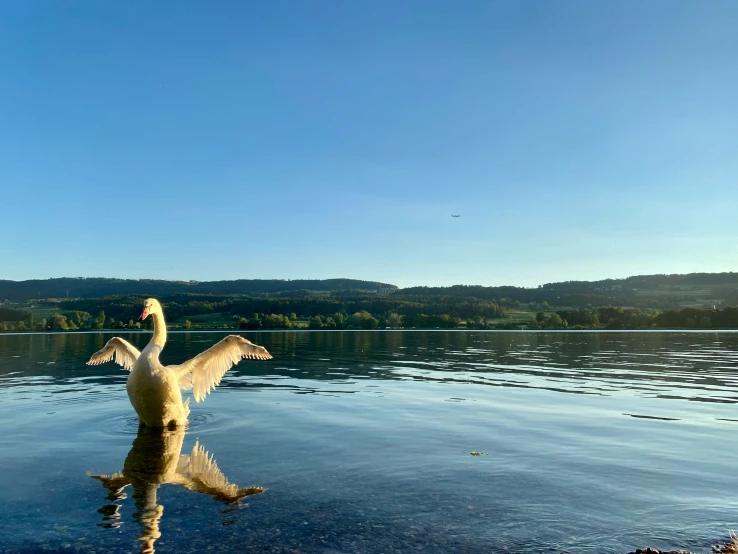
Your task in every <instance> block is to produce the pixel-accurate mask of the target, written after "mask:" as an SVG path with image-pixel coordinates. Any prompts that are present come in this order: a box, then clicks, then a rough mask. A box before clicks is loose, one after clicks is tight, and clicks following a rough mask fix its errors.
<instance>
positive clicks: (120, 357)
mask: <svg viewBox="0 0 738 554" xmlns="http://www.w3.org/2000/svg"><path fill="white" fill-rule="evenodd" d="M140 355H141V352H139V351H138V350H136V347H135V346H133V345H132V344H131V343H130V342H128V341H126V340H123V339H122V338H120V337H113V338H112V339H110V340H109V341H108V342H107V344H105V346H104V347H103V348H102V349H101V350H98V351H97V352H95V353H94V354H93V355H92V357H91V358H90V361H89V362H87V365H99V364H103V363H105V362H109V361H110V360H112V359H113V358H115V363H117V364H118V365H120V366H122V367H123V368H125V369H127V370H129V371H130V370H131V368H132V367H133V364H134V363H135V362H136V359H137V358H138V357H139V356H140Z"/></svg>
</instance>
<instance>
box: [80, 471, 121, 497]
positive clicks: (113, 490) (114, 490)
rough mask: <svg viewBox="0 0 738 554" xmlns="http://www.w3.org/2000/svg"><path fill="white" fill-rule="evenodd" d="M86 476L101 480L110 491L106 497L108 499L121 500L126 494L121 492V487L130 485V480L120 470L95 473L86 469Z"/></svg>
mask: <svg viewBox="0 0 738 554" xmlns="http://www.w3.org/2000/svg"><path fill="white" fill-rule="evenodd" d="M87 476H88V477H92V478H93V479H97V480H98V481H101V482H102V484H103V487H105V488H106V489H108V491H110V494H109V495H108V497H107V498H108V500H123V499H124V498H126V495H125V494H124V493H123V489H125V488H126V487H127V486H128V485H130V484H131V482H130V481H129V480H128V478H127V477H126V476H125V475H123V472H122V471H119V472H118V473H113V474H112V475H95V474H92V473H90V472H89V471H88V472H87Z"/></svg>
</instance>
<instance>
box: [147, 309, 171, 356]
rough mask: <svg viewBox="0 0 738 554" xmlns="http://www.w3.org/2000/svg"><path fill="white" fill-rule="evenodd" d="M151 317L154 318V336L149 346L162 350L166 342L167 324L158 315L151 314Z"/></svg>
mask: <svg viewBox="0 0 738 554" xmlns="http://www.w3.org/2000/svg"><path fill="white" fill-rule="evenodd" d="M151 317H153V318H154V336H153V337H151V340H150V341H149V345H156V346H158V347H160V348H164V344H165V343H166V342H167V324H166V322H165V321H164V316H163V315H162V314H159V313H153V314H151Z"/></svg>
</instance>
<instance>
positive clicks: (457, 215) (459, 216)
mask: <svg viewBox="0 0 738 554" xmlns="http://www.w3.org/2000/svg"><path fill="white" fill-rule="evenodd" d="M451 217H461V216H460V215H451Z"/></svg>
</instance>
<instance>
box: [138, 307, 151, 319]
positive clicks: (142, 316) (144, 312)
mask: <svg viewBox="0 0 738 554" xmlns="http://www.w3.org/2000/svg"><path fill="white" fill-rule="evenodd" d="M147 317H149V309H148V308H144V311H143V313H142V314H141V317H139V318H138V319H139V320H140V321H143V320H144V319H146V318H147Z"/></svg>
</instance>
